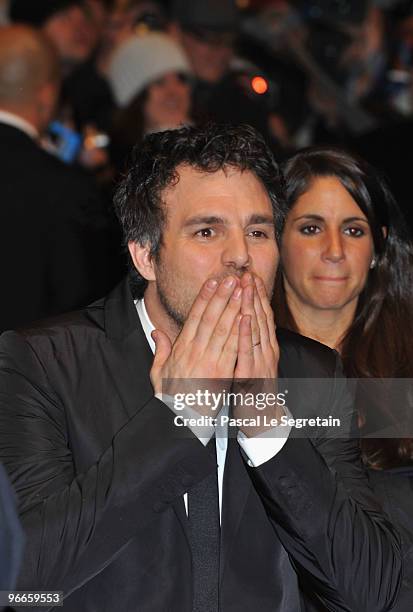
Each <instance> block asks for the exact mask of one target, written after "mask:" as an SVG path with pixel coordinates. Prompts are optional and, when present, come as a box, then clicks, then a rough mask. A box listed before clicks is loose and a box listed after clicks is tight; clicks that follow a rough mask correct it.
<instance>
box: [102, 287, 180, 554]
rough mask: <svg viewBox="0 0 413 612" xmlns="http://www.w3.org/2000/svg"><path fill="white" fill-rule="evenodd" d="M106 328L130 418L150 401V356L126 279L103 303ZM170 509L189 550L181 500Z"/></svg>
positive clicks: (116, 374)
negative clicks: (172, 509)
mask: <svg viewBox="0 0 413 612" xmlns="http://www.w3.org/2000/svg"><path fill="white" fill-rule="evenodd" d="M105 328H106V334H107V336H108V337H109V338H110V339H111V345H112V346H114V347H115V353H117V352H118V351H119V352H121V360H120V361H119V356H118V355H117V354H115V355H114V359H113V364H114V365H113V369H112V371H114V372H115V376H116V387H117V388H118V389H119V394H120V395H121V398H122V402H123V405H124V406H125V409H126V411H127V413H128V415H129V417H130V418H132V417H133V416H134V414H136V411H137V409H138V408H139V406H140V407H143V406H144V405H145V404H146V403H147V402H148V401H149V400H150V399H151V398H152V397H153V388H152V385H151V381H150V377H149V373H150V370H151V367H152V362H153V354H152V351H151V348H150V346H149V344H148V341H147V339H146V336H145V332H144V331H143V328H142V325H141V322H140V319H139V315H138V313H137V311H136V306H135V304H134V300H133V297H132V293H131V291H130V286H129V282H128V278H126V279H125V280H124V281H123V282H122V283H121V284H120V285H118V287H116V288H115V289H114V290H113V291H112V293H111V294H110V295H109V296H108V298H107V300H106V302H105ZM109 359H110V357H109ZM119 363H122V365H123V368H122V369H119V368H118V367H116V364H119ZM172 506H173V508H174V512H175V514H176V516H177V518H178V520H179V523H180V524H181V527H182V529H183V531H184V533H185V536H186V540H187V544H188V547H189V535H188V517H187V515H186V511H185V504H184V500H183V498H182V497H181V498H179V499H176V500H175V501H174V502H173V504H172Z"/></svg>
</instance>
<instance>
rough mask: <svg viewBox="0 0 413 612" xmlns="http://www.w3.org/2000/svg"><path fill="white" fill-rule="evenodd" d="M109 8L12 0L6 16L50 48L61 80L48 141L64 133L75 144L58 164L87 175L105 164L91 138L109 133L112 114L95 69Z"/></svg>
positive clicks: (87, 1)
mask: <svg viewBox="0 0 413 612" xmlns="http://www.w3.org/2000/svg"><path fill="white" fill-rule="evenodd" d="M109 6H110V3H109V4H107V3H106V2H104V1H103V0H36V2H33V1H32V0H11V3H10V10H9V15H10V19H11V21H12V22H14V23H23V24H26V25H30V26H32V27H35V28H37V29H39V30H40V31H41V32H42V33H44V34H45V35H46V36H47V37H48V39H49V40H50V41H51V42H52V44H53V45H54V47H55V49H56V52H57V56H58V58H59V63H60V70H61V74H62V77H63V79H62V87H61V90H60V96H59V101H58V104H57V107H56V113H55V119H56V120H58V122H59V124H60V125H59V126H57V127H55V126H54V125H53V126H52V127H51V129H52V131H53V135H55V134H56V131H57V134H60V133H61V131H62V129H63V130H65V131H66V130H67V132H68V138H71V139H72V142H73V143H74V144H73V148H70V149H69V150H70V153H68V154H66V153H65V152H63V154H62V153H61V152H60V158H61V159H63V160H64V161H65V162H67V163H75V162H78V163H80V164H81V165H83V166H84V167H86V168H87V169H89V170H90V171H91V172H94V171H96V172H98V171H99V170H100V169H101V168H104V167H105V166H106V165H107V163H108V155H107V151H106V149H105V148H104V147H101V146H95V144H96V142H97V141H96V140H94V139H93V136H95V135H97V134H99V133H100V132H101V131H103V132H106V131H107V130H108V129H109V127H110V125H111V118H112V112H113V109H114V102H113V99H112V96H111V92H110V88H109V87H108V85H107V83H106V80H105V78H104V77H103V76H102V75H101V74H100V73H99V71H98V69H97V68H96V66H95V63H94V53H95V52H96V51H97V49H98V47H99V44H100V38H101V36H102V32H103V23H102V22H103V21H105V19H106V18H107V16H108V10H109ZM56 154H59V149H58V150H57V151H56Z"/></svg>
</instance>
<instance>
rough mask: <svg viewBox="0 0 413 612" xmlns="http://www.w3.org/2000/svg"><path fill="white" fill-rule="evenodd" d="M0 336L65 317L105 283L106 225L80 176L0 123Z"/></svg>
mask: <svg viewBox="0 0 413 612" xmlns="http://www.w3.org/2000/svg"><path fill="white" fill-rule="evenodd" d="M0 183H1V203H0V262H1V263H0V266H1V274H0V276H1V286H2V295H1V300H0V331H3V330H5V329H10V328H12V327H16V326H19V325H23V324H27V323H29V322H31V321H33V320H35V319H39V318H41V317H46V316H50V315H55V314H58V313H62V312H66V311H68V310H71V309H74V308H78V307H80V306H83V305H85V304H87V303H89V302H90V301H91V300H94V299H96V298H97V297H99V296H100V295H102V294H103V293H104V292H106V291H108V290H109V289H110V288H111V287H112V286H113V284H112V282H111V278H108V280H107V281H106V275H108V276H109V270H108V260H109V253H108V254H107V255H106V253H107V249H108V243H107V238H108V231H109V228H108V225H107V220H106V218H105V215H104V212H103V210H102V208H101V205H100V202H99V199H98V196H97V193H96V192H95V189H94V188H92V186H91V184H90V183H89V181H88V180H87V179H86V177H85V176H83V175H82V174H80V172H78V171H76V170H74V169H73V168H69V167H68V166H66V165H65V164H63V163H62V162H60V161H59V160H58V159H56V158H54V157H53V156H52V155H49V154H48V153H46V152H45V151H43V150H42V149H41V148H40V147H39V146H38V144H37V143H36V142H34V141H33V140H32V139H31V138H30V137H29V136H27V135H26V134H25V133H24V132H22V131H20V130H18V129H16V128H14V127H11V126H8V125H5V124H2V123H0Z"/></svg>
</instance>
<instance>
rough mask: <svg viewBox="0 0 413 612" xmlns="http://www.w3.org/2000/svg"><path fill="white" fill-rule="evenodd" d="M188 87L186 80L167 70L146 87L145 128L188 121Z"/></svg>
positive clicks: (168, 125) (169, 125)
mask: <svg viewBox="0 0 413 612" xmlns="http://www.w3.org/2000/svg"><path fill="white" fill-rule="evenodd" d="M189 107H190V89H189V84H188V82H187V80H186V79H185V78H184V77H182V76H181V75H179V74H177V73H176V72H169V73H168V74H165V75H164V76H163V77H162V78H160V79H158V80H157V81H155V82H154V83H152V84H151V85H150V86H149V87H148V97H147V99H146V102H145V107H144V117H145V129H146V130H156V129H158V128H165V127H170V128H173V127H178V126H179V125H182V124H183V123H188V120H189Z"/></svg>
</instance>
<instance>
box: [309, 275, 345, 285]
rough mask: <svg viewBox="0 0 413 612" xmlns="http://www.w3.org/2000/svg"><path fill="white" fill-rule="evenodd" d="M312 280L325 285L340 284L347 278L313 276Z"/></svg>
mask: <svg viewBox="0 0 413 612" xmlns="http://www.w3.org/2000/svg"><path fill="white" fill-rule="evenodd" d="M314 279H315V280H317V281H323V282H327V283H342V282H344V281H346V280H347V276H314Z"/></svg>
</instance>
